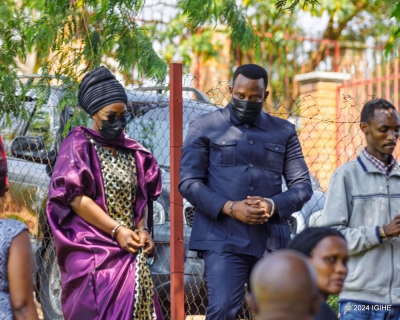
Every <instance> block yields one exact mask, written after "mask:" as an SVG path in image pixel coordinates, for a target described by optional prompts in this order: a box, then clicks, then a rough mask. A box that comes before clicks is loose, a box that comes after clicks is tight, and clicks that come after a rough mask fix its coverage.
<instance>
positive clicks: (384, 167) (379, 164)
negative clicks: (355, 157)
mask: <svg viewBox="0 0 400 320" xmlns="http://www.w3.org/2000/svg"><path fill="white" fill-rule="evenodd" d="M363 153H364V156H365V157H366V158H367V159H368V160H369V161H370V162H371V163H372V164H373V165H374V167H375V168H377V169H378V170H379V171H380V172H382V173H383V174H385V175H389V174H390V172H391V171H392V169H393V167H394V166H395V164H396V160H395V159H394V157H393V156H392V155H391V156H390V163H389V164H385V163H384V162H383V161H381V160H379V159H378V158H376V157H374V156H373V155H372V154H370V153H369V152H368V151H367V148H365V149H364V150H363Z"/></svg>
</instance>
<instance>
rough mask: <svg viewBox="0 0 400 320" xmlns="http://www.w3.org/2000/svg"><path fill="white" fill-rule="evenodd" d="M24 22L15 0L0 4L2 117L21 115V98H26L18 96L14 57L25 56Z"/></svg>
mask: <svg viewBox="0 0 400 320" xmlns="http://www.w3.org/2000/svg"><path fill="white" fill-rule="evenodd" d="M23 20H24V17H23V15H22V13H21V12H19V10H17V8H16V6H15V5H14V0H3V1H1V2H0V61H1V63H0V103H1V104H2V108H0V117H2V116H3V115H4V114H11V115H15V114H18V113H20V105H21V98H22V97H24V92H21V94H20V95H19V96H18V95H16V92H18V91H19V88H20V87H21V86H20V83H19V81H18V78H17V74H16V68H15V64H14V57H16V56H22V57H23V56H24V55H25V50H24V45H25V37H24V35H23V34H21V33H20V32H18V30H21V28H22V26H23Z"/></svg>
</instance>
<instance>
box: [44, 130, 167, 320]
mask: <svg viewBox="0 0 400 320" xmlns="http://www.w3.org/2000/svg"><path fill="white" fill-rule="evenodd" d="M84 132H86V133H88V134H89V135H91V136H92V137H93V138H94V139H95V140H96V142H97V143H98V144H100V145H112V146H115V147H124V148H128V149H131V150H134V157H135V161H136V167H137V183H138V186H137V193H136V204H135V225H137V223H138V222H139V220H140V219H141V217H142V212H143V209H144V207H145V206H146V204H149V206H148V207H149V213H148V217H149V221H148V225H149V227H151V226H152V219H153V212H152V211H153V206H152V201H154V200H156V199H157V197H158V196H159V195H160V193H161V174H160V168H159V166H158V164H157V162H156V160H155V159H154V157H153V156H152V154H151V153H150V152H149V151H147V150H146V149H145V148H143V147H142V146H141V145H140V144H139V143H137V142H136V141H134V140H133V139H131V138H129V137H128V136H127V135H125V134H122V135H121V136H120V137H119V138H118V139H117V140H115V141H112V143H109V142H106V141H105V140H104V138H103V137H102V136H101V135H99V134H98V133H96V132H95V131H93V130H90V129H88V128H85V127H77V128H75V129H73V130H72V131H71V132H70V134H69V135H68V136H67V137H66V138H65V140H64V142H63V143H62V145H61V148H60V152H59V155H58V158H57V161H56V165H55V168H54V172H53V175H52V178H51V182H50V191H49V200H48V202H47V217H48V220H49V224H50V227H51V230H52V231H53V235H54V240H55V245H56V252H57V259H58V264H59V266H60V270H61V276H62V297H61V303H62V309H63V313H64V317H65V319H66V320H77V319H85V320H94V319H96V320H114V319H115V320H132V315H133V306H134V299H135V295H134V294H135V259H136V255H134V254H131V253H128V252H126V251H124V250H123V249H121V248H120V247H119V245H118V243H117V242H116V241H115V240H114V239H112V238H111V235H110V234H107V233H104V232H103V231H101V230H99V229H97V228H96V227H94V226H92V225H90V224H88V223H87V222H86V221H84V220H83V219H82V218H80V217H79V216H78V215H77V214H76V213H75V212H73V210H72V209H71V207H70V206H69V203H70V202H71V200H72V199H73V198H74V197H75V196H77V195H82V194H84V195H86V196H88V197H90V198H91V199H93V200H94V201H95V202H96V203H97V204H98V205H99V206H100V207H101V208H102V209H103V210H104V211H105V212H107V205H106V197H105V194H104V186H103V178H102V174H101V164H100V160H99V158H98V156H97V153H96V151H95V149H94V147H93V145H92V144H91V143H90V141H89V140H88V138H87V137H86V136H85V134H84ZM154 306H155V316H154V317H153V319H157V320H159V319H163V316H162V312H161V308H160V305H159V302H158V299H157V296H156V293H154ZM143 320H147V319H143ZM149 320H150V319H149Z"/></svg>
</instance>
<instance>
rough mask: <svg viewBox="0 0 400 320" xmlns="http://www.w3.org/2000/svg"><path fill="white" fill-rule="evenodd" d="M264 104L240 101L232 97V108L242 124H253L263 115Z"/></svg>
mask: <svg viewBox="0 0 400 320" xmlns="http://www.w3.org/2000/svg"><path fill="white" fill-rule="evenodd" d="M263 104H264V102H255V101H249V100H240V99H235V98H233V97H232V102H231V108H232V111H233V113H234V114H235V116H236V118H238V119H239V120H240V121H242V122H253V121H254V120H255V119H256V118H257V116H258V115H259V114H260V113H261V110H262V108H263Z"/></svg>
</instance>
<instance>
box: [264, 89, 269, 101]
mask: <svg viewBox="0 0 400 320" xmlns="http://www.w3.org/2000/svg"><path fill="white" fill-rule="evenodd" d="M268 96H269V91H268V90H265V97H264V100H267V98H268Z"/></svg>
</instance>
